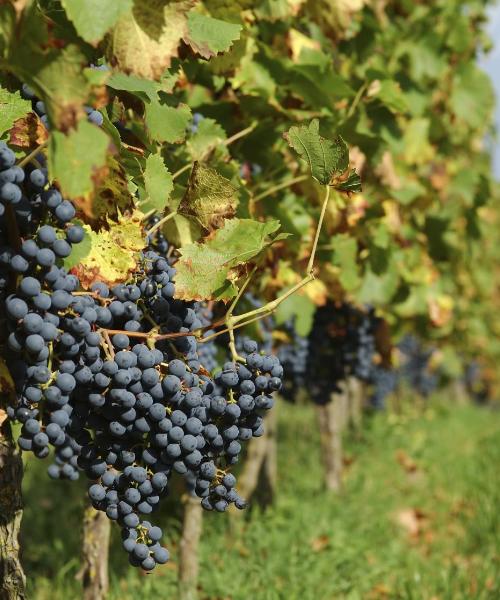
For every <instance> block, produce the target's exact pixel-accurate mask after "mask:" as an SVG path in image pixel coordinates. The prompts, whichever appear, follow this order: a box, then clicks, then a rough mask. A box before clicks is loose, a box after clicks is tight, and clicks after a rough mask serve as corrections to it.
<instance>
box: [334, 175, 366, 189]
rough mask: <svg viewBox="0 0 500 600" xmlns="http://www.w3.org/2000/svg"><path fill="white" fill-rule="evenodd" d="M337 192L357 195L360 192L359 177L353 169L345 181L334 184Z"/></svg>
mask: <svg viewBox="0 0 500 600" xmlns="http://www.w3.org/2000/svg"><path fill="white" fill-rule="evenodd" d="M334 187H335V189H336V190H338V191H339V192H348V193H358V192H361V177H360V176H359V175H358V174H357V173H356V171H355V170H354V169H353V170H352V171H351V172H350V173H349V176H348V177H347V179H346V180H345V181H340V182H337V183H335V184H334Z"/></svg>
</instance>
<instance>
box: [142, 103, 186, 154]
mask: <svg viewBox="0 0 500 600" xmlns="http://www.w3.org/2000/svg"><path fill="white" fill-rule="evenodd" d="M190 120H191V109H190V108H189V106H187V105H186V104H179V106H178V107H177V108H175V107H173V106H167V105H166V104H160V103H159V102H151V104H147V105H146V125H147V128H148V130H149V134H150V136H151V139H153V140H156V141H158V142H168V143H169V144H178V143H179V142H182V141H183V140H184V138H185V137H186V129H187V126H188V124H189V121H190Z"/></svg>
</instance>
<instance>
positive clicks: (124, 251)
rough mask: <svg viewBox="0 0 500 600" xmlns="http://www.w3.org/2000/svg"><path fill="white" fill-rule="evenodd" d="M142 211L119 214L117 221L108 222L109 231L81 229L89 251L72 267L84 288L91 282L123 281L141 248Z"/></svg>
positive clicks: (129, 272)
mask: <svg viewBox="0 0 500 600" xmlns="http://www.w3.org/2000/svg"><path fill="white" fill-rule="evenodd" d="M143 217H144V215H143V213H142V212H140V211H138V210H136V211H134V212H133V213H132V214H131V215H128V214H127V215H122V216H121V217H120V218H119V220H118V221H117V222H112V221H108V226H109V228H106V229H100V230H99V231H93V230H92V229H91V228H90V226H89V225H84V230H85V233H86V235H87V236H88V238H89V240H90V244H91V249H90V252H89V253H88V254H87V256H85V258H84V259H83V260H82V261H81V262H80V263H79V264H78V265H77V266H75V267H74V269H73V272H74V273H75V275H77V276H78V277H79V279H80V283H81V284H82V287H83V288H84V289H88V288H89V287H90V285H91V284H92V283H93V282H94V281H96V280H97V281H104V282H105V283H107V284H114V283H118V282H122V281H126V280H127V279H128V277H129V276H130V274H131V273H133V271H134V270H135V269H136V267H137V264H138V256H139V255H138V253H139V252H140V251H141V250H142V249H143V248H144V232H143V226H142V219H143Z"/></svg>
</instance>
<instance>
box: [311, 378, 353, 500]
mask: <svg viewBox="0 0 500 600" xmlns="http://www.w3.org/2000/svg"><path fill="white" fill-rule="evenodd" d="M347 402H348V399H347V393H346V388H345V387H343V389H342V391H341V392H340V393H336V394H332V395H331V400H330V402H328V403H326V404H323V405H317V414H318V426H319V433H320V443H321V458H322V460H323V467H324V473H325V487H326V489H327V490H331V491H334V492H338V491H340V489H341V487H342V429H343V427H344V424H345V418H346V408H347Z"/></svg>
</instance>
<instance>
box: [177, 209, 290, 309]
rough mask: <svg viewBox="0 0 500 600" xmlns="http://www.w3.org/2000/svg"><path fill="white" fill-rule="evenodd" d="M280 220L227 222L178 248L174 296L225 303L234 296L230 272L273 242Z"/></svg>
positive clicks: (235, 220)
mask: <svg viewBox="0 0 500 600" xmlns="http://www.w3.org/2000/svg"><path fill="white" fill-rule="evenodd" d="M279 226H280V224H279V221H267V222H265V223H261V222H259V221H253V220H252V219H229V220H227V221H226V222H225V223H224V227H222V228H221V229H218V230H217V231H216V232H215V233H213V234H211V235H210V236H208V237H207V238H205V239H204V241H203V242H201V243H200V242H196V243H194V244H190V245H188V246H184V247H183V248H181V249H180V254H181V256H180V258H179V260H178V261H177V263H176V265H175V268H176V269H177V275H176V278H175V285H176V297H177V298H181V299H184V300H208V299H214V300H228V299H230V298H231V297H233V296H234V295H235V294H236V293H237V287H236V285H235V283H234V282H233V281H231V277H232V275H233V273H232V270H233V269H234V268H235V267H237V266H238V265H242V264H244V263H246V262H248V261H249V260H250V259H252V258H254V257H255V256H257V255H258V254H259V253H260V252H261V251H262V250H263V249H264V248H265V247H266V246H268V245H269V244H270V243H272V239H270V238H269V236H270V235H271V234H272V233H274V232H276V231H277V230H278V229H279Z"/></svg>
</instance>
